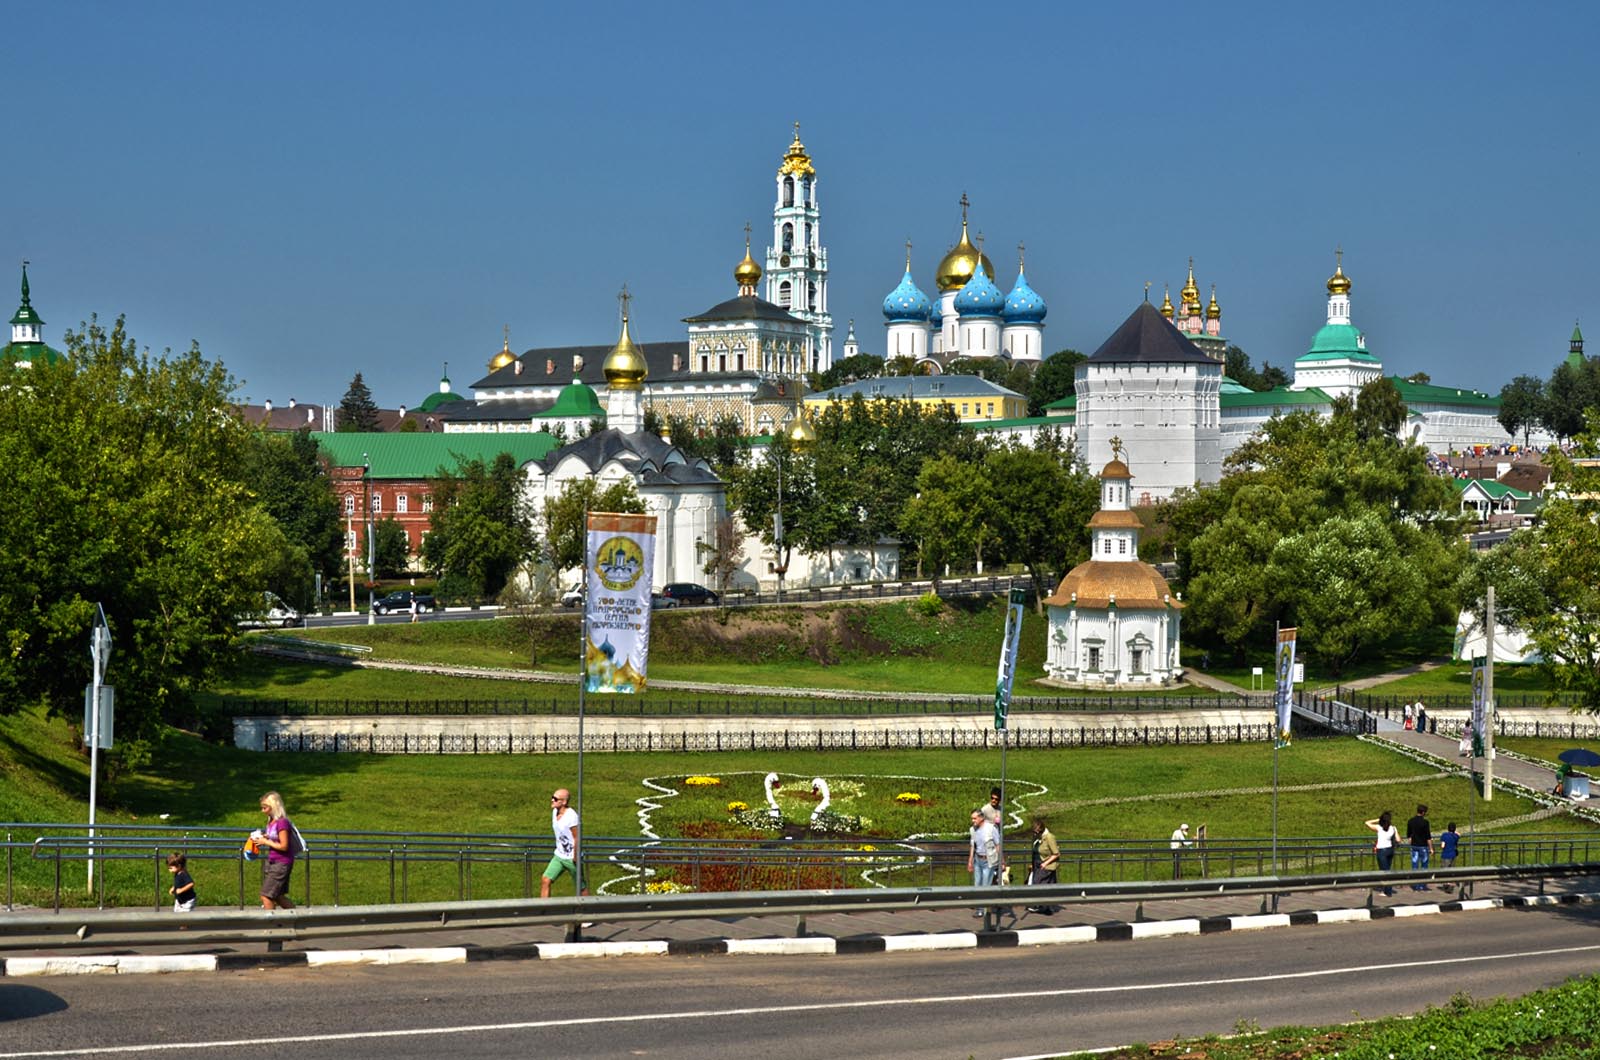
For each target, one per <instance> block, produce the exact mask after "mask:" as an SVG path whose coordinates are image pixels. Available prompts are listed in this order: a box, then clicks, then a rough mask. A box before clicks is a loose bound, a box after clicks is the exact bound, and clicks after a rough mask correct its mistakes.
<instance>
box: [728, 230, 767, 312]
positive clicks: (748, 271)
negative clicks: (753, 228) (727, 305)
mask: <svg viewBox="0 0 1600 1060" xmlns="http://www.w3.org/2000/svg"><path fill="white" fill-rule="evenodd" d="M733 281H734V282H735V283H737V284H738V285H739V293H740V294H744V293H745V289H746V288H749V293H750V294H755V293H756V292H755V287H756V284H758V283H760V282H761V266H760V265H757V264H756V261H755V259H754V258H752V257H751V256H750V222H748V221H746V222H745V226H744V260H743V261H741V262H739V264H737V265H735V266H734V267H733Z"/></svg>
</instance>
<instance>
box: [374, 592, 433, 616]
mask: <svg viewBox="0 0 1600 1060" xmlns="http://www.w3.org/2000/svg"><path fill="white" fill-rule="evenodd" d="M412 600H415V601H416V602H417V610H418V611H437V610H439V601H437V600H435V599H434V598H433V594H432V593H419V592H413V591H412V590H410V589H401V590H400V591H399V592H393V593H390V594H389V595H388V596H380V597H378V599H376V600H374V601H373V602H372V613H373V614H375V615H398V614H404V613H409V612H410V610H411V601H412Z"/></svg>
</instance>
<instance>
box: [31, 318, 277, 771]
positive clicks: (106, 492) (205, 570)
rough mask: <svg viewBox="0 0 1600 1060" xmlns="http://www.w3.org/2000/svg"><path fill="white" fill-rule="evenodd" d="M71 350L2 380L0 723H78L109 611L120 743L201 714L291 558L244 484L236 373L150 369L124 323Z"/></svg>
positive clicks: (186, 365)
mask: <svg viewBox="0 0 1600 1060" xmlns="http://www.w3.org/2000/svg"><path fill="white" fill-rule="evenodd" d="M65 346H66V352H67V356H66V357H65V358H63V359H62V360H60V361H59V362H57V363H54V364H51V363H46V362H38V363H35V364H34V365H33V366H32V367H31V368H25V369H21V368H16V367H13V366H7V367H4V368H0V459H3V460H4V466H5V468H6V482H5V486H4V488H0V520H3V524H0V525H4V526H5V528H6V532H5V534H4V535H0V571H3V577H0V612H3V613H4V615H5V621H6V634H5V637H6V641H5V651H4V652H3V653H0V712H6V711H13V710H16V709H18V708H19V707H22V706H26V705H32V704H43V705H45V706H47V707H48V708H49V709H50V710H51V711H53V712H56V713H61V714H65V715H68V716H77V715H78V713H79V711H81V709H82V704H83V688H84V685H85V684H86V683H87V682H88V681H89V679H90V674H89V665H90V664H89V652H88V648H87V645H88V638H89V630H90V627H91V625H92V624H93V622H94V618H95V615H96V605H97V604H98V605H100V606H102V607H104V609H105V613H106V617H107V620H108V621H109V623H110V627H111V634H112V637H113V641H114V648H113V652H112V655H111V661H110V670H109V673H108V675H107V676H108V680H109V682H110V683H111V684H112V685H114V686H115V687H116V689H117V738H118V741H119V743H120V742H122V741H123V740H124V739H128V740H133V739H138V738H140V737H142V736H147V735H150V734H152V733H153V732H154V731H155V730H156V729H157V728H158V727H159V726H160V725H161V724H162V723H164V722H177V721H180V720H184V719H186V718H187V716H188V708H189V704H190V700H191V696H192V695H193V693H194V692H195V691H196V690H198V689H201V688H203V687H205V685H206V684H207V683H208V682H209V681H211V680H212V679H213V678H214V677H215V676H217V675H218V674H219V673H221V672H222V671H223V670H224V669H225V668H226V667H228V666H229V665H231V664H232V663H233V662H234V660H235V659H236V653H235V652H234V651H232V646H233V644H234V642H235V640H236V639H237V637H238V631H237V629H236V627H235V617H236V616H237V615H240V614H242V613H245V612H247V611H250V610H252V609H256V608H259V606H260V600H261V593H262V591H263V590H264V589H266V588H267V585H268V576H269V573H270V572H271V571H272V570H274V569H277V568H279V567H281V566H282V565H283V563H284V562H285V557H286V554H288V553H290V552H291V550H292V546H291V545H290V543H289V541H288V540H287V538H286V537H285V536H284V534H283V532H282V530H280V529H279V527H278V525H277V524H276V523H275V522H274V521H273V519H272V518H271V516H269V515H268V514H267V513H266V512H265V511H263V510H262V508H261V506H260V505H259V504H258V503H257V502H256V501H255V499H254V498H253V497H252V496H251V494H250V491H249V489H248V488H247V487H246V485H245V484H244V482H243V481H241V478H240V468H241V467H242V466H243V465H244V464H245V462H246V454H247V452H248V449H249V445H250V431H249V428H247V427H246V426H245V425H244V424H243V422H242V421H241V420H240V419H239V418H238V417H237V416H236V415H234V414H232V413H231V412H230V411H229V410H230V409H231V407H232V403H233V399H232V396H231V395H232V390H233V380H232V379H231V378H230V377H229V376H228V374H227V372H226V371H225V370H224V369H223V367H222V366H221V365H220V364H218V363H216V362H212V361H208V360H206V359H205V358H204V357H203V356H202V355H201V352H200V350H199V348H198V347H197V346H192V347H191V348H190V349H189V350H188V352H186V353H183V354H178V355H174V354H173V353H172V352H171V351H167V352H166V353H164V354H162V355H160V356H157V357H152V356H150V354H148V353H145V354H143V355H141V354H139V353H138V352H136V346H135V343H134V341H133V340H132V338H130V337H129V336H128V335H127V333H126V331H125V329H124V324H123V321H122V319H121V318H118V320H117V322H116V323H115V325H113V326H112V328H111V329H110V330H109V331H107V330H106V328H105V327H104V326H103V325H102V324H100V322H99V321H98V319H97V318H93V317H91V318H90V319H89V321H88V322H86V323H84V324H82V325H80V329H79V330H78V331H76V332H73V331H68V332H67V335H66V342H65Z"/></svg>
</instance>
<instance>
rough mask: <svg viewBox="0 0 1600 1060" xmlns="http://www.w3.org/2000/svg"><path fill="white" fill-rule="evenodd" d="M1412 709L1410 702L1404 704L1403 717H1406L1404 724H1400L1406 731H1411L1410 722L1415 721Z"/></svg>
mask: <svg viewBox="0 0 1600 1060" xmlns="http://www.w3.org/2000/svg"><path fill="white" fill-rule="evenodd" d="M1412 709H1413V708H1412V706H1411V704H1410V703H1407V704H1406V705H1405V719H1406V720H1405V723H1404V725H1403V726H1402V727H1403V728H1404V729H1405V730H1406V731H1407V732H1410V731H1411V726H1412V723H1413V722H1414V721H1415V718H1416V716H1415V715H1414V714H1413V713H1412Z"/></svg>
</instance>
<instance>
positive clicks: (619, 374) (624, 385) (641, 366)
mask: <svg viewBox="0 0 1600 1060" xmlns="http://www.w3.org/2000/svg"><path fill="white" fill-rule="evenodd" d="M632 297H633V296H632V295H630V294H629V293H628V286H627V284H623V286H622V291H621V293H620V294H618V295H617V301H618V302H619V303H621V305H622V337H621V338H619V339H618V340H617V344H616V345H615V346H613V347H612V349H611V352H610V353H609V354H608V355H607V356H606V363H605V364H604V365H602V366H601V371H602V372H604V373H605V377H606V383H607V384H609V385H610V386H611V388H612V389H613V390H641V389H643V384H644V377H645V376H646V375H648V374H649V371H650V369H649V367H648V366H647V365H646V364H645V362H644V351H643V350H641V349H639V347H637V346H635V345H634V344H633V339H632V338H631V337H630V336H629V335H628V302H629V300H630V299H631V298H632Z"/></svg>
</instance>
